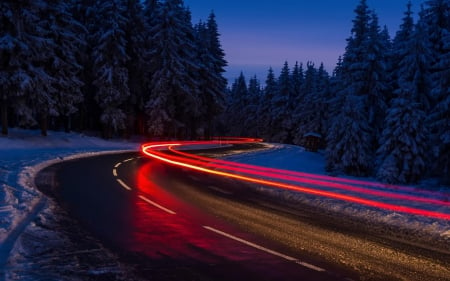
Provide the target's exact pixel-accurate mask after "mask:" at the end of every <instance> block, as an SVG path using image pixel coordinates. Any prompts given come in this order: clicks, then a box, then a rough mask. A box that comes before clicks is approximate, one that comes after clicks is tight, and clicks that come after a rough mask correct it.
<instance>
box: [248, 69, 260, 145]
mask: <svg viewBox="0 0 450 281" xmlns="http://www.w3.org/2000/svg"><path fill="white" fill-rule="evenodd" d="M247 92H248V99H247V104H246V107H245V112H246V114H247V116H248V118H247V119H246V124H244V128H245V131H246V132H247V135H248V136H251V137H259V136H260V134H259V131H258V128H259V127H258V124H259V122H260V121H259V115H258V108H259V102H260V100H261V85H260V83H259V81H258V79H257V78H256V75H255V76H253V77H252V78H250V80H249V81H248V91H247Z"/></svg>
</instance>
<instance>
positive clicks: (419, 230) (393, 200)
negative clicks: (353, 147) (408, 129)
mask: <svg viewBox="0 0 450 281" xmlns="http://www.w3.org/2000/svg"><path fill="white" fill-rule="evenodd" d="M226 159H227V160H229V161H234V162H239V163H245V164H251V165H257V166H262V167H267V168H276V169H283V170H289V171H294V172H303V173H307V174H313V175H318V176H319V177H321V176H324V177H327V180H329V181H330V182H331V183H334V182H333V179H336V180H335V182H337V183H342V182H339V181H340V179H344V180H345V179H349V180H350V181H351V180H356V181H361V182H363V183H362V184H348V185H349V186H350V188H349V189H345V188H342V189H341V188H333V187H327V186H324V187H317V188H318V189H321V190H325V191H331V192H336V193H337V194H339V195H344V196H357V197H362V198H364V199H368V200H375V201H379V202H381V203H387V204H392V205H399V206H405V207H408V208H421V209H424V210H427V211H428V210H429V211H435V212H440V213H443V214H450V203H449V202H450V189H449V187H445V186H441V187H436V186H435V187H433V188H427V186H426V185H425V184H421V185H418V186H389V185H384V184H381V183H378V182H376V181H375V179H367V178H363V179H361V178H359V179H357V178H351V177H345V178H338V177H328V176H327V173H326V171H325V159H324V156H323V155H322V154H320V153H313V152H308V151H306V150H305V149H303V148H302V147H299V146H293V145H280V144H273V145H272V148H271V149H269V150H265V151H260V152H249V153H242V154H236V155H232V156H229V157H226ZM306 176H307V175H306ZM286 182H289V181H286ZM305 182H306V183H305V184H304V185H305V186H307V187H313V188H315V186H314V185H310V186H308V183H307V180H306V181H305ZM364 183H366V185H364ZM294 184H295V182H294ZM344 184H345V185H347V183H345V182H344ZM353 187H357V188H356V189H353ZM257 189H258V191H259V192H261V193H263V194H266V195H267V194H268V195H270V196H271V197H274V198H276V199H278V200H281V201H282V202H286V203H289V204H291V205H295V204H302V205H304V206H305V205H306V206H311V207H314V208H316V209H318V210H322V211H323V212H327V213H330V214H333V213H334V214H335V215H336V214H338V215H339V214H340V215H342V216H346V217H347V218H349V219H357V220H358V221H360V222H361V221H362V222H365V223H367V224H370V225H374V226H375V225H376V224H377V223H378V224H379V225H378V227H379V228H382V227H386V229H391V230H392V229H394V230H395V231H397V230H398V231H403V232H405V233H408V236H409V237H411V235H412V236H413V237H416V238H417V239H418V240H423V239H425V241H430V242H433V239H440V240H444V241H448V242H450V221H449V220H445V219H444V220H443V219H436V218H430V217H426V216H420V215H411V214H408V213H403V212H397V211H392V210H385V209H380V208H374V207H370V206H365V205H361V204H356V203H352V202H348V201H344V200H338V199H335V198H329V197H321V196H317V195H311V194H306V193H301V192H297V191H289V190H283V189H279V188H274V187H268V186H258V187H257ZM360 189H362V190H363V191H364V192H366V191H367V193H363V192H361V191H360ZM379 193H389V194H392V196H380V195H379ZM409 196H415V197H419V200H420V199H423V200H424V201H426V200H428V199H430V201H433V202H435V201H436V202H438V203H437V204H427V203H423V202H421V201H413V200H408V198H409ZM402 197H405V198H404V199H402ZM399 198H400V199H399ZM439 202H441V203H439ZM389 234H391V233H389ZM449 245H450V243H449ZM449 250H450V247H449Z"/></svg>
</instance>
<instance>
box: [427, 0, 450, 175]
mask: <svg viewBox="0 0 450 281" xmlns="http://www.w3.org/2000/svg"><path fill="white" fill-rule="evenodd" d="M426 4H427V8H426V9H425V11H424V16H423V21H424V24H425V25H426V27H427V32H428V36H429V37H428V38H429V40H430V43H431V45H432V46H431V48H432V52H433V54H432V55H433V57H434V61H433V64H432V66H431V72H432V74H431V79H432V91H431V95H432V101H433V104H432V110H431V114H430V118H429V120H430V122H431V124H430V125H431V130H432V139H433V141H434V143H435V145H436V151H435V153H436V154H435V155H434V160H435V165H436V168H435V170H436V172H437V174H438V175H440V176H441V177H442V179H443V181H444V182H446V183H448V182H450V109H449V108H450V13H449V11H450V1H449V0H429V1H426Z"/></svg>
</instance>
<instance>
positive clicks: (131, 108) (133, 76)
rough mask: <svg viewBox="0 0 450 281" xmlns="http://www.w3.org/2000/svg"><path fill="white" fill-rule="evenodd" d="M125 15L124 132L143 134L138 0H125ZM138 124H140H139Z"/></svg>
mask: <svg viewBox="0 0 450 281" xmlns="http://www.w3.org/2000/svg"><path fill="white" fill-rule="evenodd" d="M125 17H126V21H127V27H126V29H125V32H126V33H125V38H126V42H127V44H126V52H127V55H128V57H129V60H128V62H127V66H126V68H127V71H128V89H129V91H130V97H129V98H128V99H127V101H126V103H125V107H124V110H125V114H126V115H127V120H126V123H127V124H126V134H127V135H130V134H132V133H136V132H139V133H141V134H143V133H144V132H145V128H144V126H143V124H144V122H143V115H144V106H145V100H147V92H148V91H147V89H146V80H145V79H146V75H145V71H146V65H145V61H146V52H147V49H146V42H145V30H146V25H145V18H144V11H143V7H142V4H141V1H140V0H126V11H125ZM139 124H140V125H139Z"/></svg>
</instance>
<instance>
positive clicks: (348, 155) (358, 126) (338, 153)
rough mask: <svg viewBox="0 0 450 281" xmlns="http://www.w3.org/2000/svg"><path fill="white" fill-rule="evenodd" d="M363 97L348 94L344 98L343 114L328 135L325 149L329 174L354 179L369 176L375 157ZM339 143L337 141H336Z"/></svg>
mask: <svg viewBox="0 0 450 281" xmlns="http://www.w3.org/2000/svg"><path fill="white" fill-rule="evenodd" d="M365 102H366V101H365V98H364V96H358V95H347V96H345V97H344V101H343V107H342V109H341V111H342V114H340V115H339V116H338V118H337V119H336V120H335V122H334V125H333V126H332V127H331V129H330V131H329V133H328V136H327V137H328V142H329V143H333V145H330V144H328V146H327V149H326V160H327V165H326V168H327V170H328V171H329V172H332V173H340V172H344V173H346V174H350V175H355V176H367V175H369V174H370V173H371V169H372V167H371V161H372V156H371V155H370V153H367V152H368V151H369V152H370V149H371V145H370V144H371V140H372V139H371V135H370V130H371V128H369V122H368V117H367V114H366V112H364V111H362V110H361V108H363V107H364V103H365ZM335 140H338V141H335Z"/></svg>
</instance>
